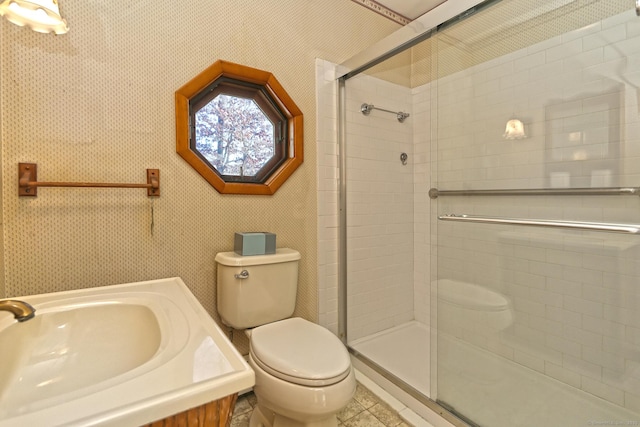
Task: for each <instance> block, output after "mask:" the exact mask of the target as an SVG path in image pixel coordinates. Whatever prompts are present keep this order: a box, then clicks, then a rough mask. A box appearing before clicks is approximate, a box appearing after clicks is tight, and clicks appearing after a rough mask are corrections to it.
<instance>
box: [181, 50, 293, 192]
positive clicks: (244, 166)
mask: <svg viewBox="0 0 640 427" xmlns="http://www.w3.org/2000/svg"><path fill="white" fill-rule="evenodd" d="M185 122H186V124H185ZM176 137H177V138H176V147H177V152H178V153H179V154H180V155H181V156H182V157H183V158H184V159H185V160H187V162H188V163H189V164H191V165H192V166H193V167H194V168H195V169H196V170H197V171H198V172H199V173H200V174H201V175H202V176H203V177H204V178H205V179H207V181H209V183H211V185H213V186H214V187H215V188H216V189H217V190H218V191H219V192H221V193H236V194H273V193H274V192H275V191H276V190H277V189H278V188H279V187H280V185H282V183H283V182H284V181H285V180H286V179H287V178H288V177H289V176H290V175H291V173H293V171H294V170H295V169H296V168H297V167H298V166H299V165H300V164H301V163H302V113H301V112H300V111H299V110H298V108H297V107H296V106H295V104H293V101H291V99H290V98H289V96H288V95H287V94H286V92H284V89H282V87H281V86H280V85H279V83H278V82H277V81H276V80H275V78H274V77H273V76H272V75H271V74H270V73H266V72H264V71H260V70H256V69H252V68H248V67H244V66H241V65H237V64H231V63H227V62H224V61H218V62H216V63H215V64H213V65H212V66H211V67H209V68H208V69H207V70H205V71H204V72H203V73H201V74H200V75H198V76H197V77H196V78H194V79H193V80H192V81H191V82H189V83H187V84H186V85H185V86H183V87H182V88H181V89H180V90H178V91H177V92H176Z"/></svg>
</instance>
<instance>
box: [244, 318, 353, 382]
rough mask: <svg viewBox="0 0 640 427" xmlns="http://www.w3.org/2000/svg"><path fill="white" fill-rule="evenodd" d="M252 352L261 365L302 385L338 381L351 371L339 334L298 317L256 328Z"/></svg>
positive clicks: (273, 373) (347, 354) (284, 378)
mask: <svg viewBox="0 0 640 427" xmlns="http://www.w3.org/2000/svg"><path fill="white" fill-rule="evenodd" d="M250 352H251V356H252V358H253V360H254V361H255V363H256V364H257V365H258V366H260V368H262V369H264V370H265V371H266V372H268V373H269V374H271V375H273V376H274V377H277V378H280V379H282V380H284V381H288V382H291V383H294V384H299V385H305V386H315V387H322V386H327V385H331V384H335V383H337V382H339V381H341V380H343V379H344V378H346V377H347V376H348V375H349V372H350V371H351V360H350V358H349V353H348V352H347V350H346V348H345V347H344V345H343V344H342V342H341V341H340V340H339V339H338V337H336V336H335V335H333V334H332V333H331V332H329V331H328V330H327V329H325V328H323V327H322V326H319V325H316V324H315V323H311V322H309V321H306V320H304V319H301V318H299V317H296V318H292V319H285V320H280V321H277V322H273V323H269V324H267V325H263V326H259V327H257V328H255V329H253V331H252V333H251V346H250Z"/></svg>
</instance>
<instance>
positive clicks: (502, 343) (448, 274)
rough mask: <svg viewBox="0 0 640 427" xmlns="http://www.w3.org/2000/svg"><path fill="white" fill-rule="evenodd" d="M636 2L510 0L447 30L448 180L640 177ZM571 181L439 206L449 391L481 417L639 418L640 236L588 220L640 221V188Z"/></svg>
mask: <svg viewBox="0 0 640 427" xmlns="http://www.w3.org/2000/svg"><path fill="white" fill-rule="evenodd" d="M631 3H632V2H622V1H607V2H604V1H590V2H582V1H567V0H556V1H546V2H529V1H520V0H513V1H506V0H505V1H502V2H498V3H497V4H495V5H494V6H492V7H490V8H488V9H486V10H484V11H482V12H481V13H478V14H477V15H475V16H472V17H470V18H468V19H465V20H464V21H462V22H460V23H458V24H456V25H453V26H450V27H448V28H446V29H444V30H442V31H441V32H440V33H439V34H438V35H437V36H436V37H437V49H434V52H435V53H434V55H435V58H434V59H433V61H435V62H436V63H437V70H438V75H437V78H436V79H435V81H433V82H432V83H431V85H432V87H433V88H434V89H436V90H435V93H436V94H435V99H434V101H433V102H432V104H434V105H437V114H435V115H434V116H435V118H434V120H433V121H432V122H431V123H432V128H433V131H432V132H433V135H434V136H435V137H434V136H432V138H433V141H432V143H431V159H432V164H433V167H432V168H433V173H432V185H434V186H437V187H438V189H439V190H489V189H552V190H553V191H558V190H562V189H568V188H570V189H575V188H588V189H594V188H617V187H623V188H626V186H630V187H635V186H638V185H640V174H639V173H638V172H640V170H639V169H638V167H637V164H638V159H637V157H638V155H640V131H639V130H640V73H639V72H638V71H637V70H639V69H640V67H638V66H640V18H638V17H637V16H636V14H635V11H634V10H633V8H632V4H631ZM553 191H552V192H549V193H545V192H541V193H536V194H530V193H529V194H523V195H518V194H510V195H495V194H492V195H487V194H486V193H483V192H482V191H480V192H477V193H475V194H473V193H467V195H464V196H462V197H461V196H458V195H455V194H450V195H442V194H441V195H439V197H438V198H437V199H436V200H434V201H433V202H432V209H431V212H432V213H431V217H432V219H433V221H434V222H433V224H432V229H433V231H434V233H435V236H436V239H435V241H436V243H435V244H434V247H433V249H432V251H433V252H434V253H435V254H437V258H434V262H433V264H434V265H433V270H434V272H436V273H437V274H434V275H435V277H436V279H435V280H433V282H432V290H433V292H432V295H433V296H434V297H433V298H432V302H431V304H432V311H433V313H435V314H436V315H437V317H436V320H435V321H434V322H433V323H434V324H437V328H436V329H435V333H436V335H437V346H436V347H437V350H436V351H435V352H434V357H435V358H436V361H437V363H436V371H437V387H436V391H435V393H434V394H435V396H436V398H437V400H438V401H439V402H440V403H441V404H442V405H443V406H445V407H447V408H450V409H451V411H453V412H454V413H456V414H457V415H459V416H460V417H461V418H464V419H466V420H468V421H469V422H470V423H472V424H476V425H481V426H492V427H494V426H495V427H500V426H514V425H518V426H541V425H554V426H555V425H558V426H559V425H562V426H585V425H596V424H602V423H608V424H610V425H614V424H615V425H621V424H622V423H626V424H624V425H636V424H637V423H640V312H638V310H637V307H638V304H639V303H640V288H639V287H638V284H639V283H640V248H639V245H638V244H639V243H640V236H638V235H635V234H624V233H621V232H618V231H619V230H618V231H615V232H610V231H592V230H586V229H583V228H581V227H580V226H584V225H585V224H584V223H604V224H619V223H622V224H634V225H635V224H640V214H639V212H640V199H639V198H638V197H637V196H634V197H630V196H627V195H624V192H623V193H622V195H557V194H556V193H554V192H553ZM447 215H456V216H458V217H457V218H453V219H454V221H451V220H450V219H452V218H443V219H440V220H436V219H435V218H437V217H445V216H447ZM463 215H465V216H466V218H460V216H463ZM460 219H462V220H464V221H460ZM474 219H477V220H478V222H475V221H470V220H474ZM532 220H541V221H542V223H541V221H538V223H537V224H535V225H536V226H535V227H534V226H531V225H532V224H527V222H531V221H532ZM496 221H497V222H500V224H496V223H495V222H496ZM544 221H554V222H555V225H557V224H560V225H563V226H561V227H557V226H551V227H549V226H547V225H549V224H546V223H544ZM573 222H577V223H578V227H577V228H567V223H571V224H573ZM541 225H544V226H541ZM570 227H574V226H573V225H570ZM633 423H636V424H633Z"/></svg>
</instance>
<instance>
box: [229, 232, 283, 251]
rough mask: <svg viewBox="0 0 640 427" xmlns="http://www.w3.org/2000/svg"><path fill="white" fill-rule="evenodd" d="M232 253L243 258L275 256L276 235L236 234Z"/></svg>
mask: <svg viewBox="0 0 640 427" xmlns="http://www.w3.org/2000/svg"><path fill="white" fill-rule="evenodd" d="M233 251H234V252H235V253H237V254H238V255H243V256H246V255H266V254H275V253H276V235H275V234H273V233H236V234H235V238H234V241H233Z"/></svg>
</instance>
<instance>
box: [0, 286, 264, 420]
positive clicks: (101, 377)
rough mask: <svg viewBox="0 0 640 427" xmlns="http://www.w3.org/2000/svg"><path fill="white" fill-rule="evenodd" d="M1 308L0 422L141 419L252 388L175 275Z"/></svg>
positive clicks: (242, 366)
mask: <svg viewBox="0 0 640 427" xmlns="http://www.w3.org/2000/svg"><path fill="white" fill-rule="evenodd" d="M15 299H20V300H24V301H26V302H28V303H29V304H31V305H32V306H34V307H35V309H36V316H35V317H34V318H33V319H31V320H28V321H26V322H20V323H18V322H16V321H15V320H14V318H13V315H11V314H10V313H6V312H0V360H1V361H2V363H0V427H5V426H24V425H48V426H52V425H65V426H67V425H78V426H80V425H82V426H88V425H114V426H115V425H117V426H126V425H131V426H136V425H141V424H145V423H149V422H152V421H155V420H158V419H161V418H164V417H166V416H169V415H172V414H175V413H179V412H182V411H184V410H186V409H189V408H192V407H195V406H199V405H201V404H204V403H207V402H210V401H213V400H217V399H219V398H222V397H225V396H227V395H230V394H233V393H236V392H238V391H240V390H243V389H246V388H249V387H251V386H253V383H254V375H253V371H251V369H250V368H249V366H248V365H247V364H246V363H245V361H244V359H243V358H242V356H240V354H238V352H237V351H236V350H235V348H234V347H233V345H231V343H230V342H229V340H228V339H227V338H226V336H225V335H224V333H223V332H222V331H221V330H220V328H219V327H218V325H216V324H215V322H214V321H213V319H211V317H210V316H209V315H208V314H207V313H206V311H205V310H204V309H203V308H202V306H201V305H200V304H199V303H198V302H197V300H196V299H195V298H194V297H193V295H192V294H191V293H190V292H189V290H188V289H187V287H186V286H185V285H184V283H183V282H182V280H181V279H179V278H172V279H162V280H154V281H148V282H139V283H131V284H124V285H116V286H108V287H102V288H91V289H84V290H78V291H70V292H59V293H53V294H44V295H35V296H30V297H22V298H15Z"/></svg>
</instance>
